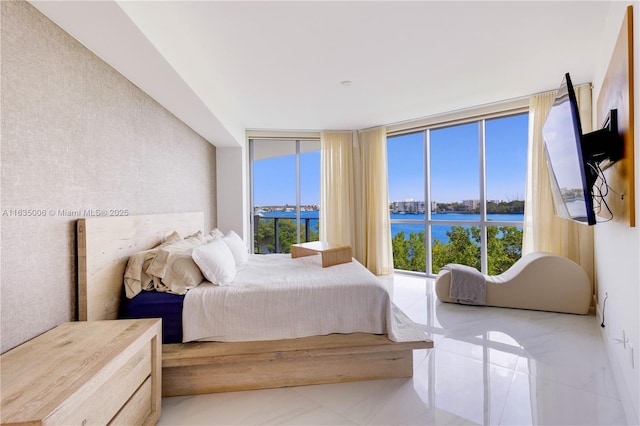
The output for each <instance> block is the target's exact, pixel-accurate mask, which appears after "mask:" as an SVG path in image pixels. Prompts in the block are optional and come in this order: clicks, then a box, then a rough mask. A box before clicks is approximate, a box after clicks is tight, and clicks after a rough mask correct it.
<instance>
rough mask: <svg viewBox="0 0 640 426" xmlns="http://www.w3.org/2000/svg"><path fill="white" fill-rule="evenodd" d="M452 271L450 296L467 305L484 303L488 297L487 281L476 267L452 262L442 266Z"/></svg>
mask: <svg viewBox="0 0 640 426" xmlns="http://www.w3.org/2000/svg"><path fill="white" fill-rule="evenodd" d="M442 269H446V270H449V271H451V288H450V290H449V297H451V298H452V299H454V300H455V301H456V302H458V303H462V304H465V305H484V304H485V303H486V298H487V282H486V280H485V277H484V275H483V274H482V273H481V272H479V271H478V270H477V269H476V268H472V267H471V266H466V265H458V264H454V263H450V264H448V265H445V266H443V267H442Z"/></svg>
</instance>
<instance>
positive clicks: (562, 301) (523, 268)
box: [435, 252, 592, 315]
mask: <svg viewBox="0 0 640 426" xmlns="http://www.w3.org/2000/svg"><path fill="white" fill-rule="evenodd" d="M485 280H486V286H487V289H486V305H488V306H498V307H504V308H518V309H533V310H538V311H551V312H566V313H571V314H583V315H584V314H587V313H588V312H589V305H590V303H591V294H592V291H591V283H590V282H589V277H588V276H587V273H586V272H585V271H584V269H582V268H581V267H580V266H579V265H578V264H576V263H575V262H573V261H571V260H568V259H565V258H564V257H560V256H556V255H553V254H549V253H542V252H536V253H529V254H526V255H524V256H522V258H520V259H519V260H518V261H517V262H516V263H514V264H513V266H511V268H509V269H508V270H507V271H505V272H504V273H502V274H500V275H495V276H490V275H485ZM435 287H436V295H437V297H438V299H439V300H440V301H442V302H447V303H456V301H455V300H454V299H452V298H451V297H450V296H449V294H450V288H451V271H449V270H444V269H443V270H441V271H440V273H439V274H438V276H437V277H436V282H435Z"/></svg>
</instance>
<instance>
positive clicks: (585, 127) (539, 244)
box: [522, 85, 594, 285]
mask: <svg viewBox="0 0 640 426" xmlns="http://www.w3.org/2000/svg"><path fill="white" fill-rule="evenodd" d="M575 92H576V98H577V100H578V105H579V109H580V121H581V124H582V132H583V133H588V132H590V131H591V129H592V124H591V87H590V86H589V85H583V86H578V87H576V88H575ZM555 97H556V92H555V91H553V92H545V93H541V94H538V95H535V96H532V97H531V98H530V101H529V147H528V161H527V182H526V196H525V214H524V221H525V224H524V235H523V242H522V254H523V255H524V254H527V253H530V252H534V251H544V252H548V253H553V254H556V255H558V256H563V257H566V258H568V259H571V260H573V261H574V262H576V263H577V264H579V265H580V266H581V267H582V268H583V269H584V270H585V271H586V272H587V274H588V275H589V279H590V280H591V283H592V285H593V282H594V281H593V278H594V258H593V253H594V248H593V227H591V226H587V225H583V224H580V223H577V222H573V221H570V220H567V219H563V218H560V217H558V216H556V215H555V213H554V209H553V200H552V196H551V189H550V188H551V185H550V182H549V172H548V168H547V163H546V159H545V152H544V140H543V138H542V127H543V126H544V122H545V120H546V118H547V115H548V114H549V111H550V109H551V106H552V105H553V101H554V100H555Z"/></svg>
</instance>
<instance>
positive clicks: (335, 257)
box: [291, 241, 352, 268]
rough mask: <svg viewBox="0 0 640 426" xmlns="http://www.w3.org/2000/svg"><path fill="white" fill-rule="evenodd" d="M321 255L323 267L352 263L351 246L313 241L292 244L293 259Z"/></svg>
mask: <svg viewBox="0 0 640 426" xmlns="http://www.w3.org/2000/svg"><path fill="white" fill-rule="evenodd" d="M316 254H320V256H321V257H322V267H323V268H326V267H328V266H333V265H338V264H340V263H349V262H351V259H352V257H351V246H347V245H344V244H335V243H328V242H326V241H312V242H309V243H302V244H292V245H291V257H292V258H296V257H304V256H313V255H316Z"/></svg>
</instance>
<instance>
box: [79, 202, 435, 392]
mask: <svg viewBox="0 0 640 426" xmlns="http://www.w3.org/2000/svg"><path fill="white" fill-rule="evenodd" d="M203 218H204V215H203V213H201V212H196V213H178V214H159V215H145V216H127V217H97V218H84V219H79V220H78V223H77V232H78V301H79V306H78V308H79V319H80V320H87V321H93V320H115V319H117V318H118V311H119V308H120V306H121V303H120V302H121V299H122V297H123V274H124V270H125V267H126V265H127V261H128V259H129V257H130V256H131V255H132V254H134V253H136V252H139V251H142V250H147V249H149V248H152V247H154V246H156V245H157V244H159V243H160V242H162V240H163V238H164V237H165V236H166V235H168V234H169V233H171V232H173V231H176V232H178V233H179V234H181V235H190V234H192V233H194V232H196V231H198V230H202V229H203V223H204V220H203ZM313 258H314V257H310V258H308V259H306V260H305V261H307V262H313V261H317V260H315V259H313ZM296 260H297V259H296ZM289 261H292V260H291V259H289ZM332 268H335V267H332ZM199 287H200V286H198V287H197V288H199ZM182 303H183V302H182ZM390 315H398V316H399V317H400V321H399V323H398V327H397V329H396V330H395V331H394V333H397V335H398V336H400V338H398V337H397V336H396V338H395V340H399V341H392V340H390V339H389V336H388V335H387V334H380V333H377V334H374V333H365V332H353V333H340V334H337V333H333V334H328V335H313V336H305V337H298V338H296V337H287V338H279V339H275V340H262V339H256V340H249V341H228V342H220V341H212V342H211V341H195V342H187V343H168V344H167V343H165V344H164V345H163V357H162V358H163V359H162V365H163V371H162V373H163V377H162V383H163V386H162V388H163V395H164V396H175V395H189V394H199V393H210V392H222V391H232V390H247V389H261V388H272V387H283V386H296V385H306V384H318V383H333V382H346V381H356V380H373V379H383V378H397V377H410V376H412V374H413V350H414V349H427V348H432V347H433V342H431V341H429V340H427V339H425V338H424V335H422V338H419V337H417V338H415V339H412V338H411V337H410V336H412V334H411V333H408V334H407V333H405V332H406V329H405V325H406V324H405V323H404V322H403V319H402V316H403V314H402V312H401V311H399V310H395V309H394V310H393V311H390ZM410 328H411V327H408V329H410ZM413 336H415V334H413ZM210 337H212V338H213V339H215V338H217V336H210ZM267 338H269V337H267ZM204 340H207V339H204ZM231 340H234V339H231Z"/></svg>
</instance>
